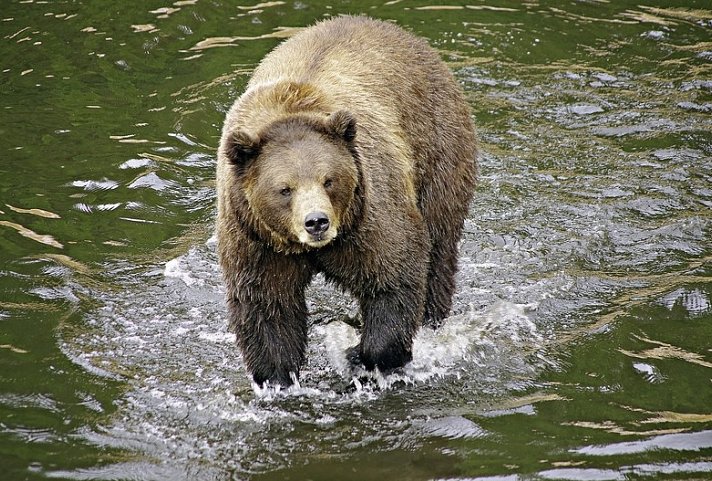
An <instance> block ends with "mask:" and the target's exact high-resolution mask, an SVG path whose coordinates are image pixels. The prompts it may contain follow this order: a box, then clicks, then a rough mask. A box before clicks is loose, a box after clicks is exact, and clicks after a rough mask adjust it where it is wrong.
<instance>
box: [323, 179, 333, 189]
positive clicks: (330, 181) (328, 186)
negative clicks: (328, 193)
mask: <svg viewBox="0 0 712 481" xmlns="http://www.w3.org/2000/svg"><path fill="white" fill-rule="evenodd" d="M333 184H334V183H333V182H332V180H331V179H326V180H325V181H324V188H325V189H328V188H330V187H331V186H332V185H333Z"/></svg>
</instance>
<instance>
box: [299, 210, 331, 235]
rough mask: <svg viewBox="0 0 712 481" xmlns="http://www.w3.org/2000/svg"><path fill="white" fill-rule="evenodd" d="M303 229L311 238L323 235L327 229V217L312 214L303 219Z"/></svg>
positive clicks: (317, 213) (319, 213)
mask: <svg viewBox="0 0 712 481" xmlns="http://www.w3.org/2000/svg"><path fill="white" fill-rule="evenodd" d="M304 228H305V229H306V231H307V232H309V233H310V234H311V235H313V236H318V235H320V234H323V233H324V232H325V231H326V229H328V228H329V217H328V216H327V215H326V214H325V213H323V212H312V213H311V214H308V215H307V216H306V218H305V219H304Z"/></svg>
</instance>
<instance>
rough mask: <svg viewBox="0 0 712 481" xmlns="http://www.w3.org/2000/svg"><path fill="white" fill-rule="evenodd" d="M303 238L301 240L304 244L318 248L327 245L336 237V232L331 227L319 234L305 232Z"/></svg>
mask: <svg viewBox="0 0 712 481" xmlns="http://www.w3.org/2000/svg"><path fill="white" fill-rule="evenodd" d="M300 237H301V238H300V239H299V241H300V242H301V243H302V244H305V245H307V246H309V247H312V248H315V249H318V248H320V247H324V246H325V245H327V244H329V243H330V242H331V241H332V240H334V238H335V237H336V234H335V232H333V231H332V230H331V229H329V230H328V231H326V232H321V233H319V234H308V233H306V232H305V233H304V235H302V236H300Z"/></svg>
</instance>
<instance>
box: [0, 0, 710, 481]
mask: <svg viewBox="0 0 712 481" xmlns="http://www.w3.org/2000/svg"><path fill="white" fill-rule="evenodd" d="M458 3H459V2H451V4H450V5H434V4H433V3H432V2H430V3H428V2H415V3H413V2H400V1H397V0H396V1H392V2H366V3H364V4H363V5H362V6H361V7H359V8H363V9H367V10H368V11H369V12H370V13H371V14H373V15H376V16H380V17H384V18H389V19H396V20H397V21H398V22H399V23H401V24H403V25H406V26H407V27H409V28H411V29H412V30H414V31H416V32H417V33H419V34H422V35H425V36H427V37H428V38H429V39H430V40H431V43H432V44H433V45H435V46H436V47H437V48H439V49H440V50H441V51H442V54H443V56H444V58H446V59H447V60H448V61H449V62H450V65H451V66H452V68H453V70H454V71H455V72H456V75H457V77H458V79H459V80H460V81H461V83H462V84H463V85H464V87H465V89H466V90H467V93H468V98H469V100H470V101H471V104H472V106H473V113H474V115H475V117H476V119H477V121H478V124H479V128H480V134H481V138H482V140H483V147H484V148H483V151H484V154H483V157H482V159H481V181H480V187H479V189H478V192H477V195H476V200H475V202H474V204H473V208H472V213H471V218H470V219H468V221H467V223H466V226H465V231H466V232H465V236H464V238H463V242H462V244H461V264H460V265H461V269H460V274H459V277H458V292H457V296H456V298H455V306H454V311H453V315H452V317H451V318H450V319H449V320H448V323H447V324H446V325H445V327H444V328H443V329H441V330H440V331H436V332H433V331H423V332H421V333H420V334H419V336H418V338H417V341H416V344H415V359H414V362H413V363H412V364H411V365H410V366H408V368H407V369H405V370H404V371H403V372H402V373H400V374H399V375H397V376H392V377H390V378H386V379H384V378H379V377H376V378H367V377H359V376H356V377H355V378H354V376H353V373H351V372H350V371H349V370H348V369H347V367H346V365H345V362H344V358H343V355H342V353H343V350H344V349H345V348H346V347H348V346H350V345H352V344H354V343H355V342H356V338H357V331H356V329H355V327H354V325H357V324H358V318H357V307H356V305H355V303H354V302H353V301H352V300H351V299H350V298H349V297H348V296H345V295H343V294H341V293H339V292H337V291H335V290H334V289H333V288H331V287H330V286H328V285H325V284H324V283H323V282H322V281H318V282H316V283H315V285H314V286H313V287H312V288H311V291H310V293H309V302H310V305H309V308H310V312H311V313H312V316H311V318H312V320H313V322H314V325H313V326H312V328H311V331H310V346H309V352H308V361H307V365H306V366H305V371H304V377H303V379H302V385H301V386H299V387H297V388H294V389H293V390H291V391H288V392H280V393H275V392H266V393H260V394H261V396H259V395H258V396H256V395H255V392H254V390H253V387H252V386H251V385H250V383H249V380H248V379H247V376H246V373H245V372H244V369H243V368H242V363H241V360H240V358H239V355H238V354H237V353H236V349H235V346H234V336H233V335H232V334H230V333H228V332H227V331H226V323H225V314H224V307H223V289H222V285H221V282H220V276H219V272H218V268H217V262H216V260H215V255H214V252H213V249H214V247H213V245H212V243H211V242H208V244H207V245H206V244H205V240H206V239H208V238H209V237H210V235H211V233H210V230H211V228H212V224H211V222H212V218H213V217H214V207H213V204H214V187H213V179H214V173H213V168H214V167H213V165H214V145H215V144H216V143H217V137H218V135H219V126H220V122H221V121H222V116H223V115H224V113H225V110H226V109H227V107H228V106H229V105H230V102H231V101H232V99H233V98H234V97H235V96H236V95H238V94H239V92H240V90H241V89H242V86H243V85H244V82H245V80H246V77H247V75H248V74H249V72H250V71H251V69H252V68H253V66H254V65H255V63H256V62H257V61H258V59H259V58H261V57H262V56H263V55H264V54H265V53H266V52H267V51H268V50H269V49H270V48H271V47H272V46H273V45H274V44H275V42H276V40H277V39H279V38H282V37H286V36H289V35H291V34H292V33H293V32H294V30H295V29H297V28H299V27H301V26H303V25H306V24H309V23H311V22H312V21H313V20H314V19H318V18H321V17H323V16H325V15H330V14H338V13H341V12H345V11H346V10H351V9H353V4H349V5H341V4H338V3H337V4H333V5H329V6H327V5H325V4H323V3H320V2H308V3H300V2H297V3H290V2H267V3H263V4H258V5H253V6H249V7H247V6H244V7H245V8H236V7H234V6H233V7H230V6H228V5H222V4H220V3H219V2H218V3H215V2H213V3H204V2H196V1H193V0H189V1H176V2H168V3H164V4H155V5H150V6H145V5H142V6H140V7H138V8H126V9H124V10H122V11H121V12H119V13H116V12H114V11H113V10H111V9H107V6H106V4H104V3H103V2H93V3H87V4H76V5H75V4H71V5H70V4H67V5H64V6H62V8H59V7H57V5H51V4H46V3H41V2H22V3H9V4H7V5H4V6H3V8H4V10H3V13H2V15H0V17H2V18H0V20H1V22H0V37H2V41H3V43H1V44H0V51H1V52H2V53H3V54H4V56H3V58H5V59H6V60H7V62H6V65H5V66H4V67H2V68H1V69H0V72H1V73H0V85H2V88H3V91H4V92H5V93H6V95H2V96H0V109H2V111H3V114H4V117H3V119H4V122H0V133H2V135H0V149H2V151H3V152H4V153H5V159H6V161H5V162H3V163H2V164H1V165H0V196H4V197H3V198H2V201H1V203H0V205H2V208H1V209H0V289H2V291H1V292H2V297H1V298H0V322H1V323H2V329H0V365H2V366H3V367H0V418H1V419H2V421H1V422H0V457H2V459H3V467H4V468H5V469H7V470H8V473H10V474H9V476H11V477H12V476H14V477H16V478H18V479H20V478H21V479H24V478H30V479H36V478H43V477H55V478H62V479H127V478H128V479H191V480H192V479H242V478H254V479H284V478H287V477H291V478H292V479H307V478H314V479H333V478H334V473H340V476H341V477H342V479H359V480H363V479H385V478H396V477H409V478H411V479H424V480H425V479H428V480H430V479H448V480H454V479H488V480H524V479H629V478H634V477H641V478H646V477H652V478H655V477H679V478H680V477H697V478H704V477H708V476H709V475H710V473H712V466H711V465H710V463H709V462H708V461H709V456H710V452H712V451H711V449H712V446H711V445H710V439H711V438H712V434H711V431H710V429H709V426H710V423H712V418H711V417H710V416H712V414H710V411H709V406H710V405H712V394H711V393H710V392H709V390H706V389H704V387H705V386H706V384H705V383H706V382H707V380H708V379H709V377H710V375H709V372H710V371H709V370H710V368H711V367H712V362H711V360H710V351H709V339H710V336H712V333H711V332H710V325H711V324H710V313H711V312H710V311H711V308H710V299H711V298H712V291H711V290H710V282H709V277H710V273H712V269H711V267H710V244H709V239H710V236H711V235H712V230H711V228H710V226H711V223H710V222H711V218H710V215H709V208H710V207H712V190H711V189H710V180H711V179H712V161H711V160H710V159H711V158H712V151H711V150H710V145H712V144H711V143H710V135H709V132H710V128H712V124H711V123H710V119H709V110H710V103H711V102H712V97H710V95H711V94H712V81H710V80H709V79H708V77H709V74H710V55H709V50H710V48H709V44H708V41H707V40H708V39H707V37H708V36H709V35H708V34H709V29H710V27H712V23H710V22H711V21H712V12H710V10H709V8H708V7H707V6H706V5H703V4H702V3H701V2H692V3H691V4H690V5H688V6H687V7H686V8H677V7H672V6H669V5H657V3H659V2H653V3H652V4H651V3H650V2H648V4H647V5H638V4H635V3H634V2H622V3H621V2H619V3H615V4H614V3H611V4H606V6H605V8H604V6H603V5H602V4H600V2H599V3H596V2H593V3H592V2H578V3H563V2H553V1H552V2H543V3H542V2H528V3H523V4H521V3H517V4H516V5H514V4H512V3H506V2H505V3H500V4H498V5H481V4H478V3H477V2H475V3H473V4H472V5H459V4H458ZM240 7H243V6H240ZM372 7H373V8H372ZM217 47H224V48H217ZM6 465H7V467H5V466H6ZM349 476H351V478H349Z"/></svg>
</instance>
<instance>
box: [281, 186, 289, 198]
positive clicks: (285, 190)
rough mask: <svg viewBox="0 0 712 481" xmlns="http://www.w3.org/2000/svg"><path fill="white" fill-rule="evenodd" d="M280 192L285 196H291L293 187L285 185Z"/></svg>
mask: <svg viewBox="0 0 712 481" xmlns="http://www.w3.org/2000/svg"><path fill="white" fill-rule="evenodd" d="M279 193H280V194H281V195H282V196H283V197H289V196H290V195H292V189H290V188H289V187H284V188H283V189H282V190H280V191H279Z"/></svg>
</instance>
